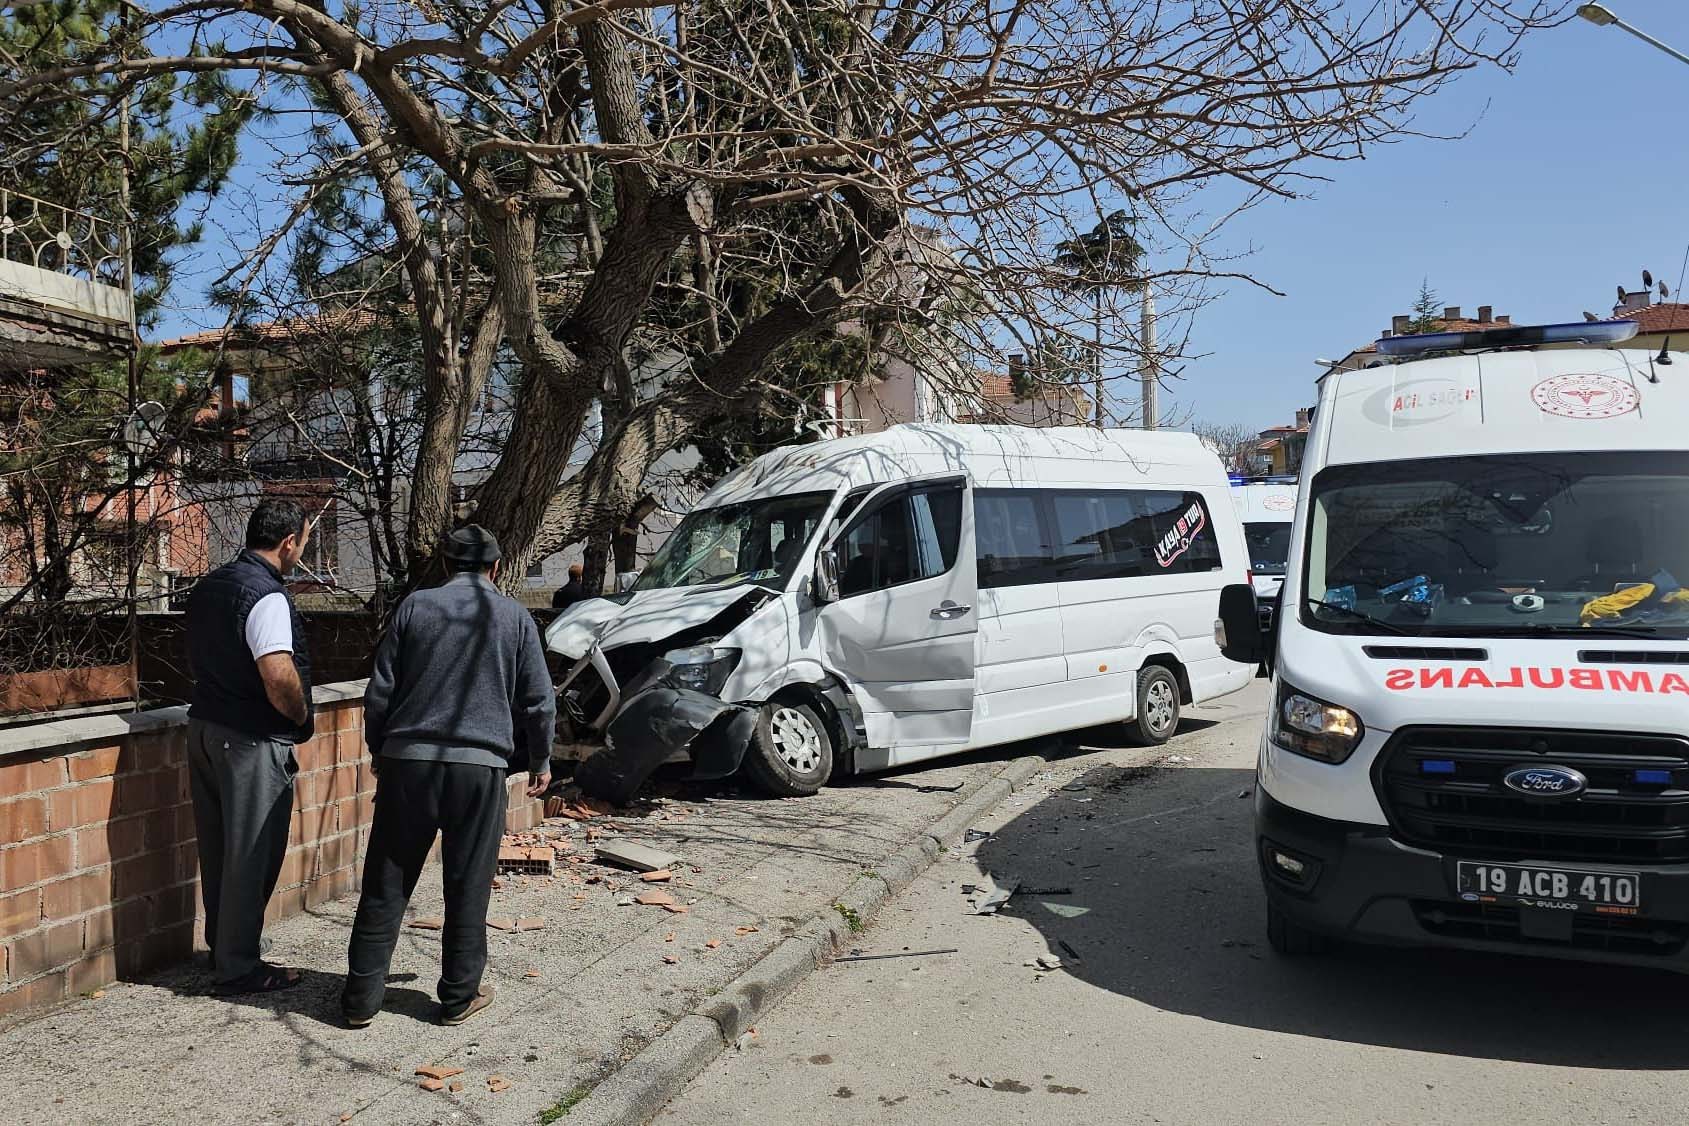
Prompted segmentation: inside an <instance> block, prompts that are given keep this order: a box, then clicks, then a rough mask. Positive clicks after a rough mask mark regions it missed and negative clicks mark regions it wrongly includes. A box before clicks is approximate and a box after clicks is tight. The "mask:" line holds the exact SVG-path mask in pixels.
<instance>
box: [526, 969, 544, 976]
mask: <svg viewBox="0 0 1689 1126" xmlns="http://www.w3.org/2000/svg"><path fill="white" fill-rule="evenodd" d="M522 976H523V977H539V976H540V972H539V971H538V970H529V971H528V972H527V973H525V974H523V975H522Z"/></svg>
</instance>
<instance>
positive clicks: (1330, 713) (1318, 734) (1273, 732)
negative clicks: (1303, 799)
mask: <svg viewBox="0 0 1689 1126" xmlns="http://www.w3.org/2000/svg"><path fill="white" fill-rule="evenodd" d="M1365 734H1366V727H1365V726H1364V725H1362V723H1361V717H1360V716H1358V715H1356V714H1355V713H1354V712H1352V711H1350V710H1349V709H1348V708H1342V707H1338V706H1337V705H1336V704H1328V703H1326V702H1325V701H1324V700H1319V699H1315V698H1314V697H1312V696H1309V695H1307V694H1306V693H1304V692H1299V691H1297V690H1296V689H1295V688H1292V687H1291V686H1290V685H1288V684H1285V683H1283V682H1282V681H1281V682H1280V683H1279V686H1278V694H1277V696H1276V698H1275V699H1274V702H1273V717H1272V722H1271V723H1270V724H1269V725H1268V728H1267V738H1269V739H1271V740H1272V741H1273V744H1274V745H1275V746H1278V747H1282V748H1284V749H1285V750H1287V751H1291V752H1293V753H1294V754H1299V755H1306V756H1308V757H1309V758H1314V759H1319V760H1320V761H1321V762H1332V763H1337V762H1343V761H1344V760H1345V759H1347V758H1348V757H1349V756H1350V755H1352V754H1354V752H1355V748H1356V747H1358V746H1360V743H1361V736H1362V735H1365Z"/></svg>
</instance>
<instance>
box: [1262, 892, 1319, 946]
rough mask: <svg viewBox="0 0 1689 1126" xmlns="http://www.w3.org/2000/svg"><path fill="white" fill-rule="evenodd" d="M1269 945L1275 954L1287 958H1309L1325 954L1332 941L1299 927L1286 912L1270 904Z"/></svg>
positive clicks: (1268, 907)
mask: <svg viewBox="0 0 1689 1126" xmlns="http://www.w3.org/2000/svg"><path fill="white" fill-rule="evenodd" d="M1267 945H1268V946H1271V947H1272V948H1273V951H1274V952H1275V953H1278V954H1283V955H1284V956H1285V957H1287V958H1307V957H1312V956H1313V955H1316V954H1324V953H1325V952H1326V950H1327V949H1329V948H1330V946H1331V940H1330V939H1328V938H1326V937H1325V935H1323V934H1316V933H1315V932H1313V931H1311V930H1309V929H1308V928H1306V927H1302V926H1297V925H1296V924H1295V923H1293V922H1291V920H1290V919H1289V917H1288V916H1286V915H1285V913H1284V912H1282V911H1280V910H1279V909H1278V908H1277V907H1274V906H1273V905H1272V904H1270V903H1269V904H1268V905H1267Z"/></svg>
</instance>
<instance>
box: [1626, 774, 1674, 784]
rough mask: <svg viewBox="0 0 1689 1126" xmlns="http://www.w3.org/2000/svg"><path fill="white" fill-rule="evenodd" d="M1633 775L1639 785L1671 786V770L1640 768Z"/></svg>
mask: <svg viewBox="0 0 1689 1126" xmlns="http://www.w3.org/2000/svg"><path fill="white" fill-rule="evenodd" d="M1633 777H1634V778H1635V779H1636V784H1637V785H1638V786H1669V785H1671V771H1669V770H1638V771H1637V772H1636V773H1635V774H1634V775H1633Z"/></svg>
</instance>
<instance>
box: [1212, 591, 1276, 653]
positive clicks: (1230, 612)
mask: <svg viewBox="0 0 1689 1126" xmlns="http://www.w3.org/2000/svg"><path fill="white" fill-rule="evenodd" d="M1214 625H1215V629H1214V633H1215V640H1216V641H1217V642H1219V645H1220V654H1221V655H1222V656H1224V657H1225V658H1226V659H1227V660H1228V661H1237V662H1238V663H1239V664H1244V665H1258V664H1260V663H1261V659H1262V655H1263V654H1264V653H1265V652H1266V648H1267V647H1266V638H1265V637H1264V636H1262V633H1261V615H1260V611H1259V610H1258V609H1257V608H1256V604H1255V588H1254V587H1252V586H1250V585H1249V584H1248V583H1232V584H1231V585H1230V586H1226V587H1222V588H1221V590H1220V620H1219V621H1218V622H1216V623H1214Z"/></svg>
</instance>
